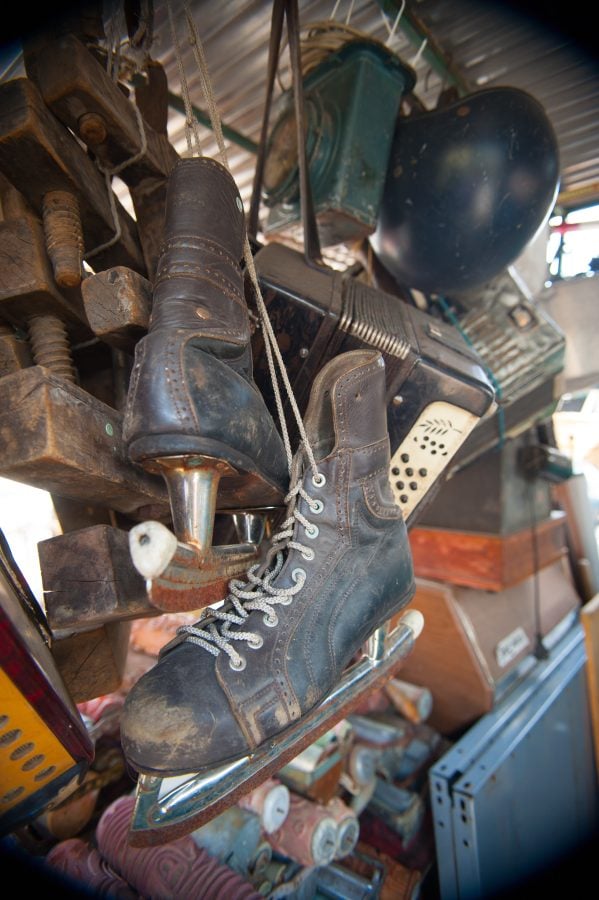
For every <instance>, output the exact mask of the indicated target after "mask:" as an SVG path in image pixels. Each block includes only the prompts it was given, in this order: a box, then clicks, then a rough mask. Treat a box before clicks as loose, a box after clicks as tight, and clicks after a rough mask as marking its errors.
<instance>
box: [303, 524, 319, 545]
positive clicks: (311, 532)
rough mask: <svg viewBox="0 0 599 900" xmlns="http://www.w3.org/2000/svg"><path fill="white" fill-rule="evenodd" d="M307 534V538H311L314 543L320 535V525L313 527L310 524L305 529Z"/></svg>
mask: <svg viewBox="0 0 599 900" xmlns="http://www.w3.org/2000/svg"><path fill="white" fill-rule="evenodd" d="M305 532H306V537H309V538H310V540H311V541H313V540H314V539H315V538H317V537H318V535H319V534H320V529H319V528H318V525H313V524H312V523H310V525H309V526H308V527H307V528H306V529H305Z"/></svg>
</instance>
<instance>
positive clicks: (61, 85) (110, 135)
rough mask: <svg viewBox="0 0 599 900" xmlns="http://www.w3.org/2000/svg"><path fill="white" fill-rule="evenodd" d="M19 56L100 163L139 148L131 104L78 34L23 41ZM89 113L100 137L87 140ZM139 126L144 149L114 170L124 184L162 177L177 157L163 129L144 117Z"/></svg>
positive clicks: (56, 110) (51, 105)
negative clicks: (99, 127) (33, 42)
mask: <svg viewBox="0 0 599 900" xmlns="http://www.w3.org/2000/svg"><path fill="white" fill-rule="evenodd" d="M24 60H25V68H26V71H27V75H28V76H29V77H30V78H31V79H32V80H33V81H34V82H35V83H36V84H37V86H38V88H39V90H40V93H41V95H42V97H43V99H44V101H45V103H46V105H47V106H48V107H49V108H50V109H51V110H52V111H53V113H54V114H55V115H56V117H57V118H58V119H60V121H61V122H63V124H65V125H67V126H68V127H69V128H71V129H72V130H73V132H74V133H75V134H77V135H78V136H79V137H80V138H81V139H82V140H83V141H84V142H85V143H87V144H88V146H89V148H90V150H91V151H92V152H93V153H94V154H95V155H96V156H97V157H98V158H99V159H100V160H101V162H102V163H104V164H105V165H107V166H111V167H112V166H116V165H119V164H120V163H123V162H125V161H126V160H128V159H131V157H132V156H136V155H137V154H138V153H139V151H140V149H141V146H142V143H141V141H142V138H141V135H140V129H139V125H138V121H137V116H136V115H135V110H134V107H133V104H132V103H131V102H130V101H129V100H128V99H127V97H125V95H124V94H123V92H122V91H121V90H120V89H119V87H118V86H117V85H116V84H115V83H114V81H113V80H112V79H111V77H110V76H109V75H108V73H107V72H106V69H105V68H104V67H103V66H102V65H101V63H100V62H99V61H98V60H97V59H96V58H95V57H94V56H93V55H92V54H91V53H90V52H89V50H88V49H87V48H86V47H85V45H84V44H83V43H82V42H81V41H80V40H79V39H78V38H76V37H75V36H74V35H72V34H70V35H65V36H64V37H62V38H60V39H58V40H54V41H44V42H43V44H42V45H41V46H38V47H34V46H32V45H31V44H29V45H28V44H25V47H24ZM89 114H95V115H96V116H99V117H100V118H101V120H102V122H103V124H104V127H105V131H106V139H105V140H104V141H101V142H99V143H97V142H96V141H95V140H89V139H88V140H86V131H85V121H86V120H85V119H83V117H84V116H86V115H87V116H88V115H89ZM87 121H89V120H87ZM144 129H145V135H146V142H147V149H146V153H145V154H144V155H143V157H142V158H141V159H139V160H137V161H136V162H134V163H132V164H131V165H129V166H127V167H126V168H124V169H123V170H122V173H121V174H120V176H119V177H120V178H122V179H123V181H124V182H125V184H127V185H129V186H131V185H135V184H139V183H140V182H141V181H145V180H146V179H148V178H153V179H163V180H164V179H165V178H166V177H167V176H168V174H169V172H170V170H171V169H172V167H173V165H174V164H175V162H176V161H177V159H178V154H177V152H176V150H175V148H174V147H173V146H172V144H170V143H169V141H168V138H166V137H165V135H164V134H158V133H157V132H156V131H155V130H154V129H153V128H152V126H151V125H149V124H148V123H147V122H144ZM96 133H97V132H96ZM98 136H101V134H99V135H98Z"/></svg>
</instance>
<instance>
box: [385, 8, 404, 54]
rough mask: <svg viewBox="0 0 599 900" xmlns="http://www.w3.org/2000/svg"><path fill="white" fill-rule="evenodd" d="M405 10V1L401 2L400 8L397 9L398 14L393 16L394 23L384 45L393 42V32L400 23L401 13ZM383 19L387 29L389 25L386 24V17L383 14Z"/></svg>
mask: <svg viewBox="0 0 599 900" xmlns="http://www.w3.org/2000/svg"><path fill="white" fill-rule="evenodd" d="M405 8H406V0H401V6H400V8H399V12H398V13H397V15H396V16H395V21H394V22H393V27H392V28H391V29H390V30H389V35H388V37H387V40H386V41H385V43H386V44H390V43H391V41H392V40H393V38H394V37H395V32H396V31H397V26H398V25H399V23H400V21H401V17H402V16H403V11H404V9H405ZM383 19H384V21H385V25H386V26H387V28H389V24H388V22H387V17H386V16H385V15H384V14H383Z"/></svg>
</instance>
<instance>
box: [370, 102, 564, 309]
mask: <svg viewBox="0 0 599 900" xmlns="http://www.w3.org/2000/svg"><path fill="white" fill-rule="evenodd" d="M558 185H559V154H558V146H557V140H556V137H555V134H554V131H553V128H552V126H551V123H550V122H549V119H548V117H547V115H546V113H545V110H544V109H543V107H542V106H541V104H540V103H539V102H538V101H537V100H535V99H534V98H533V97H531V96H530V95H529V94H527V93H526V92H525V91H522V90H519V89H518V88H512V87H495V88H488V89H485V90H481V91H477V92H475V93H472V94H470V95H468V96H465V97H462V98H461V99H459V100H457V101H454V102H453V103H451V104H450V105H449V106H446V107H445V108H438V109H435V110H432V111H430V112H424V113H418V114H416V115H413V116H410V117H407V118H406V117H403V118H402V117H400V118H399V119H398V121H397V125H396V130H395V135H394V139H393V147H392V150H391V154H390V157H389V167H388V170H387V177H386V182H385V188H384V192H383V198H382V201H381V207H380V212H379V217H378V223H377V229H376V232H375V233H374V234H373V235H372V237H371V238H370V241H371V244H372V247H373V250H374V252H375V254H376V255H377V257H378V259H379V260H380V262H381V263H382V265H383V266H384V267H385V268H386V269H387V270H388V272H389V273H390V274H391V275H392V276H393V278H394V279H395V280H396V281H397V282H398V284H400V285H403V286H405V287H411V288H418V289H419V290H422V291H425V292H433V293H451V292H452V291H461V290H465V289H469V288H472V287H476V286H478V285H482V284H483V283H484V282H486V281H487V280H489V279H490V278H493V277H494V276H496V275H498V274H499V273H500V272H501V271H503V270H504V269H505V268H506V267H507V266H509V265H510V264H511V263H512V262H514V260H515V259H516V258H517V257H518V256H519V255H520V254H521V253H522V251H523V250H524V248H525V247H526V245H527V244H528V243H529V241H531V240H532V238H534V236H535V235H536V234H537V232H538V231H539V229H540V228H541V227H542V226H543V225H544V224H545V223H546V222H547V219H548V217H549V215H550V213H551V211H552V209H553V205H554V203H555V199H556V195H557V190H558Z"/></svg>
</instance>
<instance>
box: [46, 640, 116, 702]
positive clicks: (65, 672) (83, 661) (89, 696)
mask: <svg viewBox="0 0 599 900" xmlns="http://www.w3.org/2000/svg"><path fill="white" fill-rule="evenodd" d="M130 634H131V622H113V623H111V624H108V625H103V626H101V627H100V628H94V629H92V630H91V631H83V632H81V633H80V634H72V635H65V636H62V637H57V638H56V639H55V640H54V641H53V642H52V646H51V652H52V656H53V657H54V661H55V662H56V665H57V667H58V669H59V671H60V674H61V675H62V678H63V681H64V683H65V687H66V688H67V690H68V692H69V694H70V695H71V697H72V699H73V701H74V702H75V703H84V702H85V701H86V700H93V699H94V698H95V697H101V696H102V695H103V694H111V693H112V692H113V691H116V690H118V689H119V687H120V686H121V683H122V681H123V677H124V674H125V667H126V663H127V653H128V649H129V636H130Z"/></svg>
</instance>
